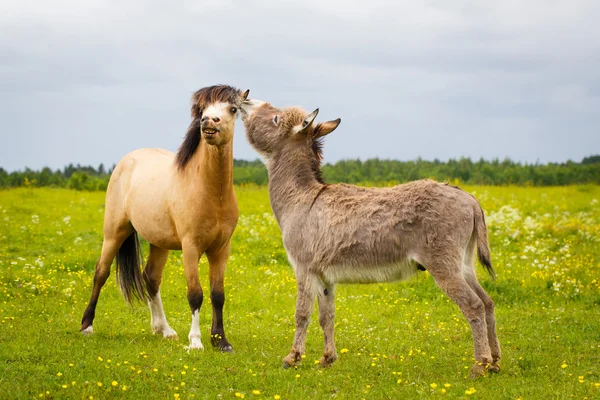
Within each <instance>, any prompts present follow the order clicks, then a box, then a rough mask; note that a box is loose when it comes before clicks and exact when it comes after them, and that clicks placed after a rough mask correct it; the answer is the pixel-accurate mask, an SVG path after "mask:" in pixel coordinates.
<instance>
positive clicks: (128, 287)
mask: <svg viewBox="0 0 600 400" xmlns="http://www.w3.org/2000/svg"><path fill="white" fill-rule="evenodd" d="M141 265H142V249H141V247H140V241H139V239H138V235H137V232H136V231H135V230H134V231H133V233H132V234H131V235H129V236H128V237H127V239H125V241H124V242H123V244H122V245H121V248H119V250H118V251H117V282H118V284H119V286H121V292H123V296H124V297H125V300H126V301H127V302H128V303H129V304H131V300H132V299H133V298H138V299H140V300H142V301H146V300H147V299H148V292H147V291H146V288H145V285H144V281H143V279H142V271H141Z"/></svg>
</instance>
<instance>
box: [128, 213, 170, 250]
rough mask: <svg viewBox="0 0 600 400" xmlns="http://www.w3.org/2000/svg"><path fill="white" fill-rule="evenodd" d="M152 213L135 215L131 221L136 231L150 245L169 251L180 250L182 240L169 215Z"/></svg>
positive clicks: (131, 217)
mask: <svg viewBox="0 0 600 400" xmlns="http://www.w3.org/2000/svg"><path fill="white" fill-rule="evenodd" d="M161 214H162V213H152V211H151V210H148V211H147V213H146V214H142V213H134V215H131V216H130V221H131V224H132V225H133V227H134V228H135V230H136V231H137V232H138V233H139V234H140V236H142V237H143V238H144V239H145V240H146V241H147V242H148V243H150V244H153V245H154V246H156V247H160V248H163V249H169V250H180V249H181V240H180V239H179V236H178V235H177V232H176V231H175V227H174V226H173V224H172V223H171V219H170V218H169V216H168V215H161Z"/></svg>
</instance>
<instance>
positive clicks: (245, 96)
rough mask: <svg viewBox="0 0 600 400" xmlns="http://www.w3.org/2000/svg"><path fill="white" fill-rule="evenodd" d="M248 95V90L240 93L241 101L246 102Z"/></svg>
mask: <svg viewBox="0 0 600 400" xmlns="http://www.w3.org/2000/svg"><path fill="white" fill-rule="evenodd" d="M249 95H250V89H248V90H246V91H245V92H244V93H242V101H246V100H248V96H249Z"/></svg>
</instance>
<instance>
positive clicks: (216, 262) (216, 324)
mask: <svg viewBox="0 0 600 400" xmlns="http://www.w3.org/2000/svg"><path fill="white" fill-rule="evenodd" d="M229 247H230V243H229V242H227V244H226V245H225V246H224V247H223V248H221V249H218V250H215V251H211V252H207V253H206V255H207V256H208V263H209V271H210V272H209V274H210V301H211V303H212V309H213V319H212V328H211V330H210V340H211V343H212V345H213V346H214V347H216V348H218V349H219V350H221V351H223V352H227V353H232V352H233V347H232V346H231V344H230V343H229V342H228V341H227V338H225V329H224V328H223V305H224V304H225V285H224V280H225V266H226V264H227V258H228V257H229Z"/></svg>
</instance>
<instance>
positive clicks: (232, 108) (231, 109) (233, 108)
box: [229, 107, 237, 114]
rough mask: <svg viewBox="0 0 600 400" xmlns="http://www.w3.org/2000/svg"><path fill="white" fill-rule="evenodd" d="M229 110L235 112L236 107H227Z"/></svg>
mask: <svg viewBox="0 0 600 400" xmlns="http://www.w3.org/2000/svg"><path fill="white" fill-rule="evenodd" d="M229 111H231V113H232V114H235V113H236V112H237V108H236V107H231V108H230V109H229Z"/></svg>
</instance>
